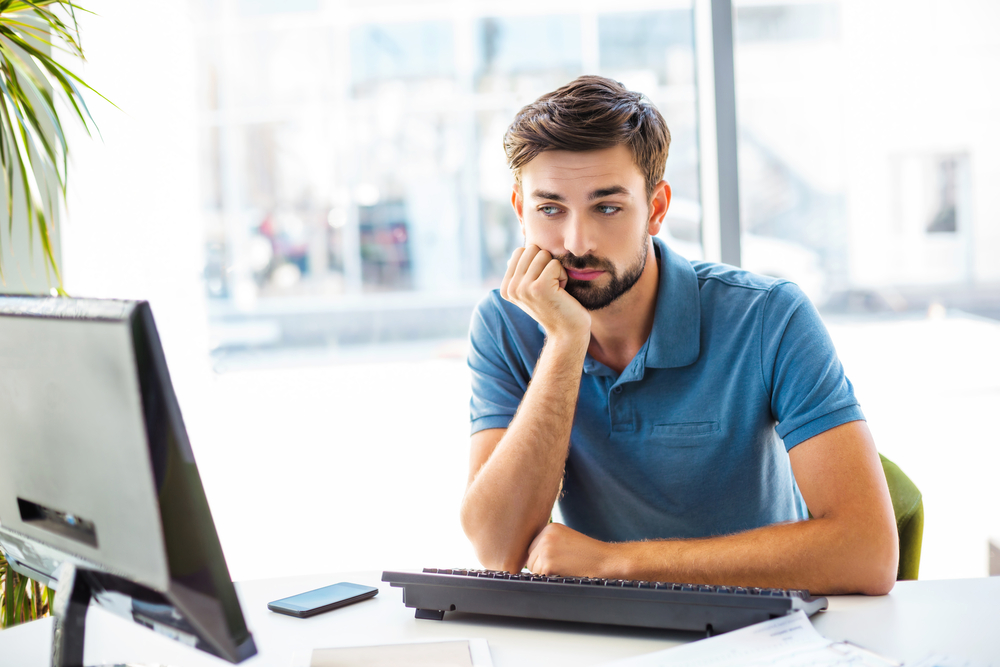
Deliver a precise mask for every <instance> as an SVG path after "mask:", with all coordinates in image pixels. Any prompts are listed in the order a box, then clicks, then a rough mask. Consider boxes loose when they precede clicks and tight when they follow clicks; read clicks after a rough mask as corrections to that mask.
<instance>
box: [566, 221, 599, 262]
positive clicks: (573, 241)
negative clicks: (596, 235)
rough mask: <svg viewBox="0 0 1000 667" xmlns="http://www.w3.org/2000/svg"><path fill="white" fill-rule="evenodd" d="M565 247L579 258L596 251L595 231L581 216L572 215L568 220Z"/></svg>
mask: <svg viewBox="0 0 1000 667" xmlns="http://www.w3.org/2000/svg"><path fill="white" fill-rule="evenodd" d="M563 247H564V248H566V251H567V252H570V253H573V254H574V255H576V256H577V257H583V256H584V255H586V254H588V253H590V252H592V251H593V250H594V244H593V230H592V229H591V227H590V225H589V224H588V223H587V221H586V220H584V219H582V218H581V216H578V215H572V214H571V215H570V216H569V217H568V219H567V220H566V228H565V230H564V233H563Z"/></svg>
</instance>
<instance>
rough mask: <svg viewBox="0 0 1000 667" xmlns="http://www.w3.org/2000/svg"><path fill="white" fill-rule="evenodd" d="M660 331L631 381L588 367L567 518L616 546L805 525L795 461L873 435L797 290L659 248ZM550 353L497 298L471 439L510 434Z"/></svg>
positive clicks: (489, 300)
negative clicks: (853, 425) (803, 449)
mask: <svg viewBox="0 0 1000 667" xmlns="http://www.w3.org/2000/svg"><path fill="white" fill-rule="evenodd" d="M653 241H654V246H655V248H656V255H657V258H658V260H659V262H660V279H659V287H658V293H657V297H656V311H655V314H654V318H653V330H652V332H651V333H650V335H649V338H648V339H647V341H646V343H645V345H643V347H642V349H640V350H639V352H638V353H637V354H636V356H635V358H634V359H632V361H631V363H630V364H629V365H628V367H627V368H626V369H625V370H624V371H622V373H621V375H618V374H617V373H615V372H614V371H613V370H611V369H610V368H608V367H607V366H605V365H604V364H602V363H600V362H598V361H596V360H594V359H593V358H591V357H590V355H587V357H586V359H585V361H584V364H583V376H582V378H581V380H580V396H579V400H578V402H577V408H576V415H575V417H574V420H573V431H572V435H571V436H570V449H569V456H568V458H567V460H566V472H565V477H564V479H563V493H562V495H561V497H560V498H559V506H560V509H561V511H562V515H563V518H564V520H565V521H566V524H567V525H568V526H570V527H571V528H573V529H575V530H578V531H580V532H582V533H584V534H586V535H590V536H591V537H594V538H596V539H599V540H604V541H615V542H620V541H631V540H642V539H656V538H671V537H707V536H712V535H722V534H727V533H735V532H740V531H744V530H749V529H752V528H757V527H760V526H765V525H769V524H773V523H777V522H781V521H796V520H800V519H804V518H806V516H807V513H806V507H805V504H804V502H803V501H802V496H801V494H800V493H799V490H798V487H797V486H796V484H795V479H794V476H793V475H792V470H791V465H790V464H789V460H788V454H787V450H790V449H791V448H792V447H794V446H795V445H797V444H799V443H800V442H803V441H804V440H807V439H808V438H811V437H813V436H814V435H818V434H820V433H822V432H823V431H826V430H828V429H830V428H833V427H834V426H838V425H840V424H844V423H846V422H850V421H855V420H858V419H864V415H863V414H862V412H861V408H860V407H859V405H858V401H857V399H856V398H855V397H854V389H853V387H852V386H851V383H850V381H848V379H847V377H846V376H845V375H844V369H843V366H842V365H841V363H840V361H839V359H838V358H837V353H836V351H835V350H834V348H833V343H832V341H831V340H830V336H829V334H828V333H827V331H826V328H825V327H824V326H823V323H822V321H821V320H820V317H819V314H818V313H817V312H816V309H815V308H814V307H813V305H812V303H811V302H810V301H809V299H808V298H807V297H806V296H805V295H804V294H803V293H802V291H801V290H800V289H799V288H798V287H796V286H795V285H794V284H793V283H790V282H788V281H785V280H776V279H774V278H767V277H764V276H758V275H755V274H752V273H749V272H747V271H743V270H740V269H736V268H734V267H731V266H727V265H723V264H713V263H709V262H690V261H688V260H686V259H684V258H683V257H681V256H680V255H678V254H676V253H675V252H673V251H671V250H670V249H669V248H667V246H666V245H665V244H664V243H663V242H662V241H661V240H660V239H658V238H654V239H653ZM544 342H545V332H544V330H543V329H542V328H541V327H540V326H539V325H538V324H537V323H536V322H535V321H534V320H533V319H532V318H531V317H530V316H529V315H528V314H527V313H525V312H524V311H522V310H521V309H520V308H519V307H517V306H515V305H514V304H512V303H509V302H507V301H505V300H504V299H503V298H502V297H501V296H500V292H499V290H494V291H493V292H491V293H490V294H488V295H487V296H486V297H485V298H484V299H483V300H482V302H480V304H479V305H478V307H477V308H476V311H475V313H474V315H473V317H472V323H471V327H470V346H469V359H468V361H469V367H470V369H471V370H472V401H471V413H472V414H471V417H472V432H473V433H475V432H477V431H481V430H484V429H490V428H506V427H507V426H508V425H509V424H510V421H511V419H512V418H513V416H514V413H515V412H516V411H517V407H518V405H519V404H520V403H521V399H522V398H523V397H524V392H525V391H526V389H527V387H528V382H529V381H530V380H531V376H532V373H533V372H534V369H535V362H536V360H537V359H538V355H539V353H540V352H541V350H542V345H543V344H544Z"/></svg>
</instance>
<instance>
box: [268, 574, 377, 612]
mask: <svg viewBox="0 0 1000 667" xmlns="http://www.w3.org/2000/svg"><path fill="white" fill-rule="evenodd" d="M377 594H378V589H377V588H372V587H371V586H362V585H361V584H349V583H347V582H346V581H342V582H340V583H339V584H334V585H333V586H324V587H323V588H317V589H316V590H314V591H308V592H306V593H299V594H298V595H293V596H292V597H290V598H283V599H281V600H275V601H274V602H268V603H267V608H268V609H270V610H271V611H276V612H278V613H279V614H288V615H289V616H295V617H296V618H308V617H310V616H315V615H316V614H322V613H323V612H324V611H330V610H331V609H337V608H338V607H344V606H347V605H349V604H352V603H354V602H360V601H361V600H367V599H368V598H373V597H375V596H376V595H377Z"/></svg>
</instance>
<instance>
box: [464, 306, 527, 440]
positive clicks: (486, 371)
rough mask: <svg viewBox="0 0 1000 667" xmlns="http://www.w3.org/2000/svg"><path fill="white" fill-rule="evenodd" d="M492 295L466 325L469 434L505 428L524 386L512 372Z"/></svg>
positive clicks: (509, 351)
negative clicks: (469, 395) (469, 390)
mask: <svg viewBox="0 0 1000 667" xmlns="http://www.w3.org/2000/svg"><path fill="white" fill-rule="evenodd" d="M496 298H497V297H496V296H495V295H494V294H492V293H491V294H490V295H488V296H487V297H486V298H485V299H483V300H482V301H481V302H480V303H479V305H478V306H477V307H476V310H475V311H474V312H473V314H472V322H471V323H470V325H469V357H468V364H469V370H470V371H471V376H472V399H471V400H470V402H469V411H470V421H471V426H472V433H477V432H479V431H483V430H486V429H490V428H507V426H509V425H510V421H511V419H513V418H514V414H515V413H516V412H517V408H518V406H519V405H520V404H521V399H523V398H524V392H525V391H526V390H527V382H526V381H525V380H524V379H523V378H521V377H520V376H519V374H518V373H516V372H515V371H514V370H513V369H512V368H511V361H512V360H511V358H510V354H511V353H512V350H509V349H508V350H507V353H506V354H505V352H504V350H505V347H507V346H504V345H502V343H501V341H500V339H499V337H500V336H501V334H502V327H501V324H500V319H501V318H500V312H499V307H498V306H497V304H496V302H495V299H496Z"/></svg>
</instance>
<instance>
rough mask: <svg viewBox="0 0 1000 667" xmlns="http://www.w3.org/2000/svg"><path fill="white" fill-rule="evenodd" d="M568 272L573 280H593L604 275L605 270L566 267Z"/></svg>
mask: <svg viewBox="0 0 1000 667" xmlns="http://www.w3.org/2000/svg"><path fill="white" fill-rule="evenodd" d="M566 273H567V274H568V275H569V277H570V278H572V279H573V280H593V279H594V278H597V277H598V276H601V275H604V271H598V270H596V269H583V270H576V269H566Z"/></svg>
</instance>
